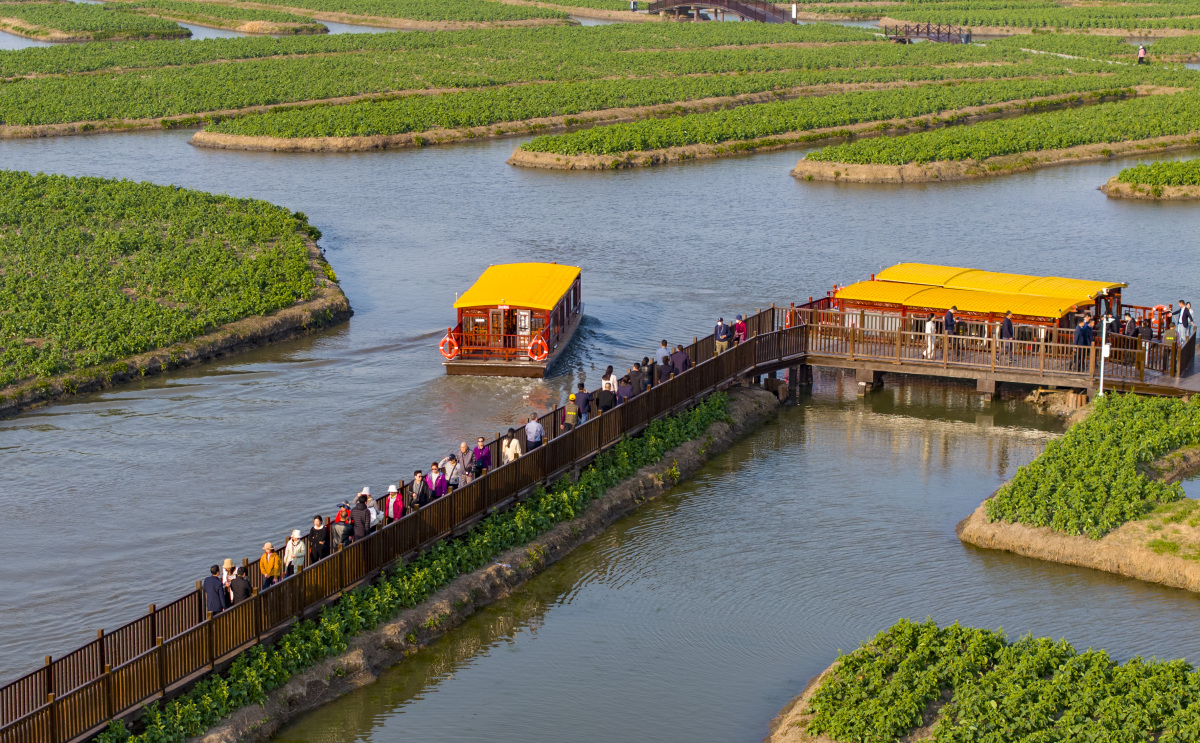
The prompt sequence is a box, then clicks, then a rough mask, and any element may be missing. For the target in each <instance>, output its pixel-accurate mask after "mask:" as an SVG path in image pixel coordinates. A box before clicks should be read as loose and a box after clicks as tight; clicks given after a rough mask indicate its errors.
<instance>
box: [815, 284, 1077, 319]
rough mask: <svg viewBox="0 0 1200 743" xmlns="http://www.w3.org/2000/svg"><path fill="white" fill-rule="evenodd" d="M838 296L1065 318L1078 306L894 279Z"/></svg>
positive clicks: (853, 286)
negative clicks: (904, 282)
mask: <svg viewBox="0 0 1200 743" xmlns="http://www.w3.org/2000/svg"><path fill="white" fill-rule="evenodd" d="M835 296H836V297H837V298H838V300H839V301H845V302H870V303H872V304H891V305H896V306H897V307H904V308H906V309H927V310H937V311H943V312H944V311H945V310H948V309H950V308H951V307H958V309H959V311H961V312H967V313H971V314H981V315H987V314H995V315H1003V314H1004V313H1005V312H1009V311H1011V312H1012V313H1013V314H1014V315H1021V316H1023V317H1045V318H1054V319H1058V318H1061V317H1062V316H1063V315H1066V314H1067V313H1069V312H1072V311H1073V310H1075V309H1076V308H1077V307H1078V305H1077V304H1076V303H1075V302H1072V301H1070V300H1068V299H1063V298H1061V297H1038V296H1034V295H1031V294H1010V293H1006V292H982V291H971V290H968V289H945V288H943V287H939V286H922V285H920V284H901V283H897V282H894V281H860V282H858V283H857V284H851V285H850V286H847V287H844V288H842V289H839V290H838V291H837V294H836V295H835ZM1086 301H1087V300H1085V302H1086Z"/></svg>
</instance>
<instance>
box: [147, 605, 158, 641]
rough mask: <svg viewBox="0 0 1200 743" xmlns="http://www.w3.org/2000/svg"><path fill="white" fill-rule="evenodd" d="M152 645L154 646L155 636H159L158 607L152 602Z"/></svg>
mask: <svg viewBox="0 0 1200 743" xmlns="http://www.w3.org/2000/svg"><path fill="white" fill-rule="evenodd" d="M149 613H150V638H149V639H150V646H151V647H154V638H156V637H158V607H157V606H155V605H154V604H150V612H149Z"/></svg>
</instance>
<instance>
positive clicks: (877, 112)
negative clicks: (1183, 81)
mask: <svg viewBox="0 0 1200 743" xmlns="http://www.w3.org/2000/svg"><path fill="white" fill-rule="evenodd" d="M1111 85H1112V81H1111V80H1110V79H1107V78H1103V77H1098V76H1078V77H1063V78H1056V79H1051V80H1006V81H1000V82H981V83H961V84H944V85H926V86H922V87H918V88H900V89H896V90H884V91H868V92H859V93H843V94H839V95H829V96H823V97H820V98H799V99H796V100H793V101H787V102H783V103H761V104H756V105H750V106H742V107H741V108H736V109H732V110H728V111H717V112H713V113H700V114H691V115H688V116H679V117H674V118H670V119H650V120H645V121H638V122H634V123H630V124H617V125H614V126H606V127H600V128H595V129H588V130H585V131H580V132H572V133H570V134H560V135H555V136H544V137H538V138H536V139H534V140H531V141H529V142H526V143H525V144H524V145H522V146H521V149H523V150H526V151H529V152H550V153H553V154H557V155H583V154H587V155H613V154H618V153H623V152H638V151H644V150H656V149H661V148H665V147H680V146H684V145H692V144H716V143H718V142H726V141H730V140H742V139H753V138H755V137H764V136H770V135H775V134H783V133H785V132H795V131H804V130H808V129H819V128H824V127H833V126H845V125H848V124H856V123H860V122H864V121H882V120H886V119H893V118H903V117H909V116H923V115H926V114H933V113H937V112H939V111H944V110H947V109H956V108H964V107H968V106H980V105H984V104H987V103H996V102H1000V101H1012V100H1020V99H1024V98H1033V97H1040V96H1047V95H1054V94H1058V93H1068V92H1074V91H1084V90H1096V89H1099V88H1107V87H1109V86H1111ZM871 141H875V140H871Z"/></svg>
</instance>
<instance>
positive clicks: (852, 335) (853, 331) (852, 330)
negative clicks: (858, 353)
mask: <svg viewBox="0 0 1200 743" xmlns="http://www.w3.org/2000/svg"><path fill="white" fill-rule="evenodd" d="M857 334H858V328H856V327H855V326H853V325H851V326H850V360H851V361H853V360H854V338H855V336H856V335H857Z"/></svg>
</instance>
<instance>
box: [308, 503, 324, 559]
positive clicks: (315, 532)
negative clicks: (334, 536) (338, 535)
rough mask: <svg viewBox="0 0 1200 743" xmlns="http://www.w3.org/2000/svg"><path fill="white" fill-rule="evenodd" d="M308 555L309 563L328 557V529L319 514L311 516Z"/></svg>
mask: <svg viewBox="0 0 1200 743" xmlns="http://www.w3.org/2000/svg"><path fill="white" fill-rule="evenodd" d="M308 555H309V558H310V559H309V563H308V564H309V565H312V564H313V563H315V562H320V561H321V560H324V559H325V558H326V557H329V530H328V529H326V528H325V519H323V518H321V516H320V515H319V514H318V515H316V516H313V524H312V527H310V528H309V530H308Z"/></svg>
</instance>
